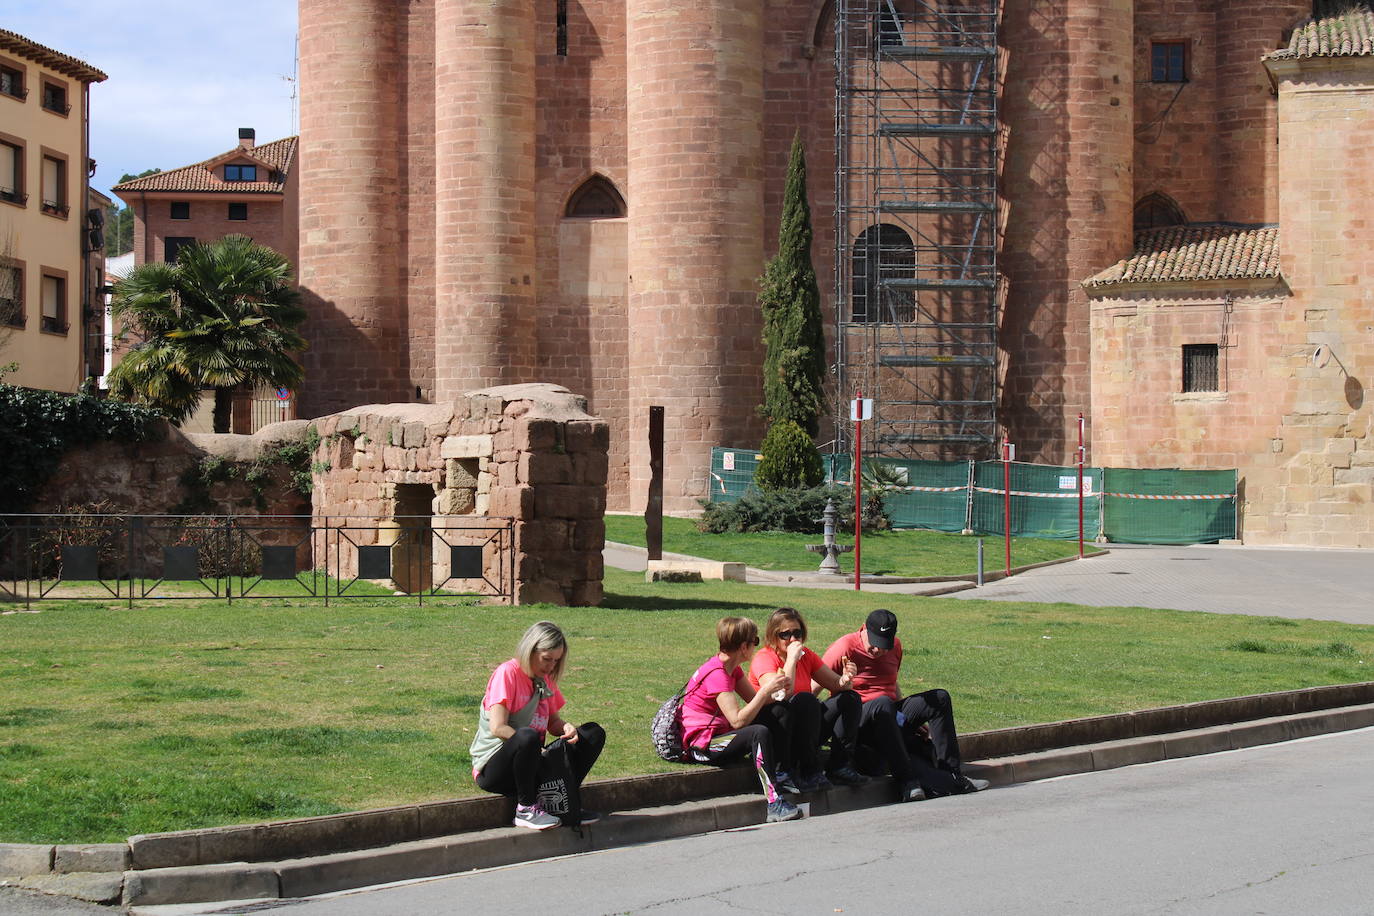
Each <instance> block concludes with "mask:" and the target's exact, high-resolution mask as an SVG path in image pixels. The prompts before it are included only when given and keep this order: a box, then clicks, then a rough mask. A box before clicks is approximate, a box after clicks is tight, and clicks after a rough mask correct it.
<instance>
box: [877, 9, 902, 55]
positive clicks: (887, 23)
mask: <svg viewBox="0 0 1374 916" xmlns="http://www.w3.org/2000/svg"><path fill="white" fill-rule="evenodd" d="M905 31H906V26H905V22H904V21H903V19H902V14H901V13H900V12H899V11H898V10H897V4H896V3H895V2H894V0H878V46H879V47H880V48H900V47H901V46H902V45H904V44H906V35H905Z"/></svg>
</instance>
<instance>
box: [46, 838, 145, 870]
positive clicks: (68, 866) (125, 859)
mask: <svg viewBox="0 0 1374 916" xmlns="http://www.w3.org/2000/svg"><path fill="white" fill-rule="evenodd" d="M130 860H131V856H130V853H129V844H128V843H89V844H84V845H62V846H58V847H57V848H56V849H55V850H54V851H53V863H52V870H53V871H58V872H76V871H99V872H123V871H124V870H125V869H127V868H128V867H129V863H130Z"/></svg>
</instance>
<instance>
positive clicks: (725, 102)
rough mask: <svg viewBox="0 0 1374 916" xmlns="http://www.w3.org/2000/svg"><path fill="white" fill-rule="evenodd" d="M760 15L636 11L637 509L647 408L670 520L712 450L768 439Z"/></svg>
mask: <svg viewBox="0 0 1374 916" xmlns="http://www.w3.org/2000/svg"><path fill="white" fill-rule="evenodd" d="M762 15H763V10H762V8H761V7H759V6H758V5H756V4H737V3H731V2H725V0H704V2H701V3H695V4H688V5H684V4H681V3H676V2H672V0H630V2H629V4H628V5H627V20H626V35H627V45H628V46H629V47H630V48H633V49H634V54H633V55H632V56H631V57H630V59H629V62H628V67H629V74H628V77H627V90H626V91H627V98H628V119H629V123H630V125H631V126H632V128H633V129H632V131H631V133H630V140H629V170H630V190H631V194H632V195H633V201H634V203H633V210H632V219H631V222H630V277H631V280H630V284H631V285H630V299H629V333H630V337H629V365H630V379H629V395H630V396H629V410H630V437H631V438H630V487H631V500H632V502H631V505H632V506H634V507H638V506H641V505H642V502H643V499H644V494H645V492H646V485H647V481H648V477H649V471H648V447H647V443H646V442H645V439H646V430H647V422H648V420H647V408H648V407H649V406H650V405H652V404H661V405H663V406H664V407H665V408H666V411H665V433H666V445H665V455H664V462H665V466H666V468H667V472H666V473H667V479H666V481H665V486H664V508H665V509H668V510H670V511H672V510H684V509H693V508H696V500H697V498H699V497H702V496H705V495H706V468H707V467H708V460H709V456H710V449H711V447H712V446H713V445H715V444H717V443H719V442H729V441H755V440H756V439H757V437H758V435H759V423H758V421H757V419H756V418H755V416H754V412H753V408H754V406H755V405H756V404H758V403H759V399H760V382H759V378H758V366H759V364H760V362H761V359H760V357H761V354H760V350H761V344H760V341H759V333H760V324H759V317H758V310H757V305H756V295H755V280H756V278H757V276H758V273H759V270H760V267H761V265H762V263H763V246H762V238H763V228H762V210H763V172H764V168H763V163H762V161H761V155H762V149H763V147H762V134H761V122H762V119H763V72H762V57H763V45H762V36H763V23H762ZM704 74H707V75H706V76H704Z"/></svg>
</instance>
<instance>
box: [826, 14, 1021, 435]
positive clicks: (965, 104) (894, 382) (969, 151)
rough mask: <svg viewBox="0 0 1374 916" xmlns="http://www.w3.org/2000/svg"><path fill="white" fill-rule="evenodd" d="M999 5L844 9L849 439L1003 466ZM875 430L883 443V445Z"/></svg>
mask: <svg viewBox="0 0 1374 916" xmlns="http://www.w3.org/2000/svg"><path fill="white" fill-rule="evenodd" d="M998 17H999V0H960V2H940V0H838V2H837V4H836V11H835V69H836V106H835V143H836V174H835V179H836V181H835V187H836V211H837V212H836V221H835V226H836V252H835V267H836V269H835V278H836V280H835V308H836V325H835V326H836V329H837V333H836V348H837V351H838V352H837V363H836V365H837V372H838V392H837V394H838V396H837V397H836V398H835V401H836V402H837V405H838V407H839V408H840V410H839V411H838V413H837V417H836V432H837V435H836V439H837V442H838V443H846V442H848V443H850V444H851V446H852V424H850V423H849V422H848V410H847V408H848V401H849V398H851V397H853V396H854V394H855V393H856V392H862V393H863V396H864V397H871V398H874V399H875V401H876V403H875V410H874V418H873V419H874V420H875V421H876V422H872V423H868V424H865V426H864V433H865V435H864V439H865V441H864V442H863V443H862V446H863V449H864V451H865V452H866V453H868V454H874V455H883V456H889V457H905V458H940V459H949V458H960V457H972V458H986V457H991V455H992V452H993V448H994V445H995V442H996V438H997V417H996V406H997V310H998V282H997V240H998V219H997V215H998V207H997V176H998V121H997V85H998V82H997V25H998ZM870 430H871V437H870Z"/></svg>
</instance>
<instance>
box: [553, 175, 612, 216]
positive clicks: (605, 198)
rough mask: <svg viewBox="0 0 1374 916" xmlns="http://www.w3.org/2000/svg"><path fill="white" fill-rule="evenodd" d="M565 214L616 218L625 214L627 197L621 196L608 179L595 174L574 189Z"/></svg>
mask: <svg viewBox="0 0 1374 916" xmlns="http://www.w3.org/2000/svg"><path fill="white" fill-rule="evenodd" d="M563 215H564V216H578V217H583V218H587V219H614V218H616V217H619V216H624V215H625V198H623V197H621V196H620V192H619V191H617V190H616V189H615V185H613V184H611V182H610V181H609V180H608V179H606V178H603V177H602V176H600V175H593V176H592V177H591V178H588V179H587V180H586V181H584V182H582V185H581V187H579V188H578V189H577V190H576V191H573V193H572V197H569V198H568V206H567V207H566V208H565V209H564V210H563Z"/></svg>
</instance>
